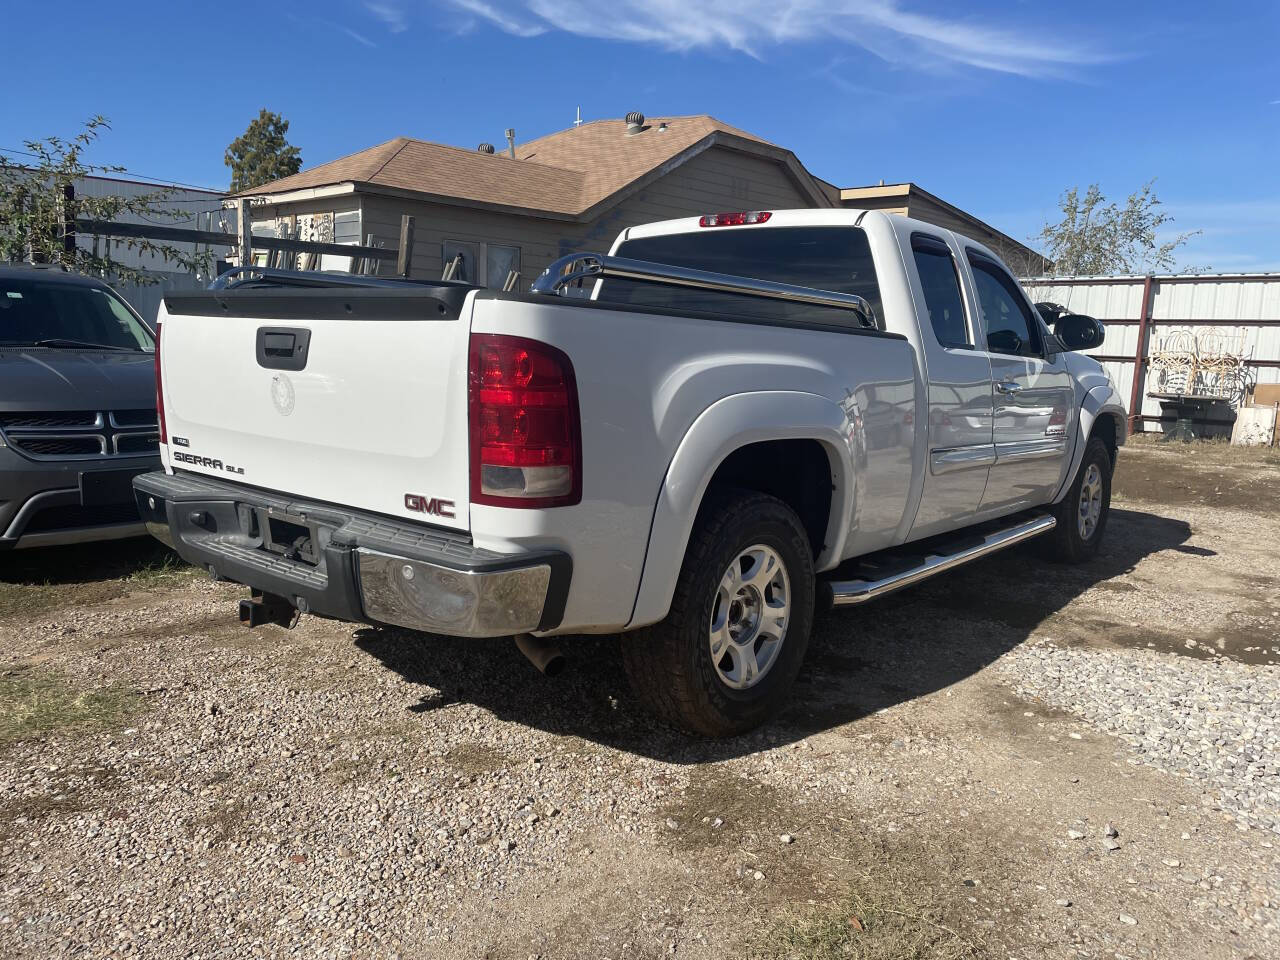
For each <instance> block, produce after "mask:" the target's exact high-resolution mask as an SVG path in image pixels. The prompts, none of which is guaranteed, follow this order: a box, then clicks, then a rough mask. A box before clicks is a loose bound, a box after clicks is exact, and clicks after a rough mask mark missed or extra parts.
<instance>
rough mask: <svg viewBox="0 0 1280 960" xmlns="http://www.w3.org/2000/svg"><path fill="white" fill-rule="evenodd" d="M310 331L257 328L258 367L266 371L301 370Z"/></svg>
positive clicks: (305, 356)
mask: <svg viewBox="0 0 1280 960" xmlns="http://www.w3.org/2000/svg"><path fill="white" fill-rule="evenodd" d="M310 346H311V331H310V330H307V329H305V328H303V327H259V328H258V349H257V353H258V366H260V367H266V368H267V369H268V370H303V369H305V368H306V366H307V349H308V347H310Z"/></svg>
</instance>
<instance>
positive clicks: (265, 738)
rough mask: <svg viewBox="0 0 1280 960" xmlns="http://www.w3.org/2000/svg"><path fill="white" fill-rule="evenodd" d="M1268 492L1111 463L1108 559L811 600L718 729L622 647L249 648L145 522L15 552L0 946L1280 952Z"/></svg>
mask: <svg viewBox="0 0 1280 960" xmlns="http://www.w3.org/2000/svg"><path fill="white" fill-rule="evenodd" d="M1266 469H1267V470H1271V471H1274V468H1273V467H1270V466H1267V467H1266ZM1126 471H1128V472H1126ZM1251 471H1252V472H1251ZM1128 477H1133V478H1141V481H1142V482H1141V483H1130V482H1129V481H1128V480H1127V479H1126V478H1128ZM1273 480H1274V472H1272V473H1267V472H1265V471H1264V470H1263V469H1262V468H1261V467H1259V468H1258V469H1257V470H1255V469H1254V467H1253V466H1251V465H1249V464H1248V463H1247V462H1245V463H1242V464H1230V465H1227V466H1223V465H1221V464H1217V463H1209V464H1200V463H1199V462H1197V461H1196V460H1195V459H1189V460H1183V461H1177V460H1170V455H1169V453H1168V451H1164V450H1143V449H1135V450H1134V451H1133V452H1132V454H1130V453H1129V452H1128V451H1126V455H1125V459H1124V460H1123V461H1122V467H1121V473H1120V474H1119V476H1118V482H1117V496H1118V501H1117V506H1116V509H1115V510H1114V512H1113V514H1112V521H1111V528H1110V530H1109V531H1108V540H1107V543H1106V548H1105V549H1104V551H1103V553H1102V554H1101V555H1100V556H1099V558H1098V559H1097V560H1095V561H1094V562H1093V563H1091V564H1089V565H1087V566H1084V567H1073V568H1064V567H1056V566H1051V565H1047V564H1045V563H1042V562H1041V561H1039V560H1038V559H1037V558H1036V556H1035V554H1034V552H1033V551H1031V550H1018V551H1015V552H1011V553H1009V554H1006V555H1004V556H1001V557H997V558H993V559H992V560H990V561H985V562H983V563H981V564H976V565H974V566H972V567H970V568H968V569H967V570H966V571H963V572H961V573H959V574H957V575H955V576H952V577H949V578H946V579H945V580H944V579H939V580H937V581H934V582H932V583H930V584H927V585H924V586H922V587H920V588H918V589H916V590H913V591H910V592H906V593H903V594H899V595H897V596H895V597H890V598H887V599H886V600H884V601H882V602H879V603H877V604H875V605H871V606H869V607H867V608H865V609H860V610H856V611H849V612H841V613H839V614H835V615H830V616H827V617H824V618H822V619H821V620H820V621H819V622H818V624H817V626H816V630H815V638H814V644H813V648H812V650H811V654H810V657H809V660H808V664H807V666H806V669H805V670H804V672H803V673H802V675H801V678H800V682H799V684H798V687H797V692H796V696H795V700H794V705H793V706H792V707H791V708H790V709H789V710H788V711H787V712H786V713H785V714H784V715H783V716H782V717H781V718H780V719H779V721H778V722H776V723H774V724H772V725H770V726H769V727H768V728H766V729H765V730H762V731H760V732H758V733H755V734H753V735H750V736H747V737H742V738H738V739H735V740H731V741H723V742H707V741H698V740H690V739H688V738H686V737H684V736H682V735H680V734H679V733H677V732H675V731H671V730H667V729H665V728H662V727H660V726H658V725H655V724H654V723H653V722H651V721H650V719H649V718H648V717H647V716H645V715H644V714H643V713H642V712H640V711H639V709H638V707H637V706H636V704H635V702H634V701H633V700H632V698H631V695H630V693H629V691H628V690H627V687H626V683H625V679H624V677H623V673H622V670H621V664H620V658H619V657H618V652H617V641H616V640H613V639H610V638H599V639H581V640H574V641H567V642H566V650H567V652H568V655H569V657H570V661H571V662H570V667H569V669H568V670H566V672H565V674H564V675H563V676H562V677H560V678H558V679H557V680H554V681H553V680H548V679H546V678H544V677H541V676H540V675H538V674H537V673H535V672H534V671H533V670H532V668H531V667H529V665H528V664H527V663H526V662H525V661H524V660H523V659H522V658H521V657H520V656H519V654H518V653H517V652H516V651H515V650H514V649H513V647H512V645H511V644H510V643H509V642H508V641H483V642H459V641H455V640H448V639H445V638H434V637H421V636H414V635H411V634H407V633H402V632H397V631H377V630H354V631H353V629H352V628H351V627H350V626H349V625H343V624H339V623H333V622H326V621H322V620H316V619H314V618H306V619H304V621H303V623H302V624H301V625H300V626H299V627H298V628H297V629H296V630H294V631H290V632H286V631H283V630H280V629H278V628H274V627H270V628H265V629H264V630H262V631H259V632H255V633H253V634H248V633H245V632H243V631H242V630H241V629H240V628H239V627H238V626H237V625H236V623H235V611H234V599H235V598H236V597H238V596H240V595H241V594H240V592H239V591H238V590H236V589H234V588H231V587H228V586H226V585H218V584H212V583H209V582H207V581H204V580H199V579H194V578H192V577H191V576H189V575H186V574H183V573H182V572H181V571H178V572H174V571H167V570H164V569H161V570H160V571H159V572H158V573H149V574H147V575H146V576H142V575H132V576H126V573H127V571H128V570H129V569H130V568H131V567H132V566H136V565H137V563H138V562H139V554H138V551H137V550H136V549H135V548H129V547H124V546H120V545H103V546H101V547H97V548H83V549H82V550H79V551H68V552H63V553H58V554H49V555H47V556H46V557H45V558H44V559H40V558H38V557H33V556H30V555H29V556H26V557H20V556H18V555H12V556H10V557H8V558H2V557H0V636H2V637H3V640H4V643H3V645H2V646H0V956H5V957H10V956H12V957H19V958H35V957H40V958H44V957H76V958H80V957H125V956H137V957H148V958H149V957H160V958H169V957H174V958H179V957H181V958H193V957H227V958H242V957H243V958H247V957H280V956H306V957H326V958H328V957H333V958H346V957H403V958H422V957H433V958H434V957H468V958H470V957H476V958H479V957H485V958H514V960H525V958H528V957H533V956H536V957H539V958H542V960H551V958H557V957H566V958H580V957H609V958H612V960H621V958H637V957H644V958H648V957H659V956H663V957H669V956H671V955H672V954H675V955H681V956H690V957H710V958H721V957H725V958H728V957H733V958H735V960H736V958H739V957H742V956H769V957H772V956H797V957H799V956H805V957H807V956H810V955H813V954H814V953H815V952H816V951H817V949H818V947H819V946H821V947H822V948H823V949H826V948H830V950H831V952H830V955H832V956H841V955H853V956H866V957H876V958H896V957H907V956H927V957H935V956H936V957H948V958H949V957H959V956H969V957H993V958H999V960H1006V958H1010V957H1013V958H1016V960H1030V958H1046V960H1047V958H1053V960H1059V958H1070V960H1076V958H1131V960H1137V958H1152V960H1155V958H1160V960H1164V958H1175V960H1177V958H1185V960H1219V958H1235V957H1239V958H1250V957H1251V958H1254V960H1261V958H1265V957H1273V956H1277V955H1280V926H1278V925H1277V921H1278V912H1280V857H1277V852H1276V846H1275V845H1276V842H1277V841H1276V835H1275V828H1276V817H1277V808H1278V806H1280V805H1278V804H1277V798H1276V793H1275V790H1276V780H1275V769H1274V767H1273V766H1272V764H1273V763H1274V757H1275V756H1276V750H1275V739H1276V714H1277V712H1278V711H1277V709H1276V702H1277V697H1276V680H1277V670H1278V669H1280V668H1278V667H1277V666H1276V662H1277V660H1280V649H1277V644H1276V632H1277V631H1276V623H1277V621H1276V616H1277V613H1280V566H1278V565H1280V557H1277V555H1276V551H1275V547H1274V544H1275V543H1276V542H1277V539H1280V511H1277V510H1275V509H1273V507H1274V504H1273V502H1272V501H1270V500H1267V499H1266V498H1265V497H1262V498H1259V496H1258V491H1259V490H1260V489H1261V490H1263V491H1266V490H1270V489H1274V488H1273V487H1270V486H1268V484H1271V483H1273ZM1162 484H1163V486H1162ZM1222 489H1228V490H1229V492H1230V493H1231V494H1232V497H1235V498H1236V499H1229V500H1226V501H1224V502H1223V503H1221V504H1215V497H1216V496H1217V494H1216V493H1215V491H1216V490H1222ZM1162 498H1164V499H1168V500H1169V501H1171V502H1169V503H1165V502H1163V499H1162ZM130 551H132V552H130ZM148 562H150V561H148ZM1201 698H1203V699H1201ZM1183 708H1185V709H1183ZM1113 734H1115V735H1113ZM1188 747H1189V748H1190V749H1188ZM1233 759H1234V761H1235V762H1232V761H1233ZM1179 770H1182V771H1184V774H1185V775H1182V776H1172V775H1170V772H1173V773H1177V772H1178V771H1179ZM1166 771H1170V772H1166ZM895 924H896V926H895ZM851 931H853V932H851ZM832 938H834V939H832ZM850 938H853V939H850ZM797 943H803V944H806V945H807V946H804V947H796V946H795V944H797ZM833 944H834V946H833ZM815 945H816V946H815ZM855 950H859V951H862V952H861V953H855V952H854V951H855ZM841 951H843V953H842V952H841Z"/></svg>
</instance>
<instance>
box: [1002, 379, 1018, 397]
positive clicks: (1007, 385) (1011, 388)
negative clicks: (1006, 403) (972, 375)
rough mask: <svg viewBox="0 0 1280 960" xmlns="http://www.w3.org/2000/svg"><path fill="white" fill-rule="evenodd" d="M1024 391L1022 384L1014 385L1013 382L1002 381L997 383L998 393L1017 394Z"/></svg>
mask: <svg viewBox="0 0 1280 960" xmlns="http://www.w3.org/2000/svg"><path fill="white" fill-rule="evenodd" d="M1021 390H1022V384H1020V383H1014V382H1013V381H1012V380H1000V381H998V382H997V383H996V392H997V393H1004V394H1015V393H1018V392H1020V391H1021Z"/></svg>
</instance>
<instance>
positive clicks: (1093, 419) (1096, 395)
mask: <svg viewBox="0 0 1280 960" xmlns="http://www.w3.org/2000/svg"><path fill="white" fill-rule="evenodd" d="M1099 417H1113V418H1115V421H1116V445H1117V446H1120V445H1123V444H1124V441H1125V438H1126V436H1127V435H1128V423H1129V421H1128V418H1127V414H1126V413H1125V407H1124V399H1123V398H1122V397H1121V396H1120V394H1119V393H1118V392H1117V391H1116V388H1115V386H1114V385H1113V384H1111V383H1110V382H1108V383H1100V384H1098V385H1097V386H1096V387H1094V388H1093V389H1092V390H1090V391H1088V392H1087V393H1086V394H1085V395H1084V399H1083V400H1082V401H1081V403H1080V416H1079V417H1078V418H1077V433H1076V441H1075V449H1074V450H1073V451H1072V453H1071V469H1069V470H1068V471H1067V475H1066V479H1065V480H1063V482H1062V487H1061V488H1060V489H1059V490H1058V493H1057V495H1056V496H1055V497H1054V498H1053V502H1054V503H1058V502H1060V501H1061V500H1062V498H1063V497H1064V496H1066V493H1067V488H1068V487H1070V486H1071V481H1072V480H1074V479H1075V476H1076V471H1077V470H1079V469H1080V461H1081V460H1083V459H1084V448H1085V447H1086V446H1087V445H1088V443H1089V436H1090V434H1092V433H1093V425H1094V424H1095V423H1097V422H1098V418H1099Z"/></svg>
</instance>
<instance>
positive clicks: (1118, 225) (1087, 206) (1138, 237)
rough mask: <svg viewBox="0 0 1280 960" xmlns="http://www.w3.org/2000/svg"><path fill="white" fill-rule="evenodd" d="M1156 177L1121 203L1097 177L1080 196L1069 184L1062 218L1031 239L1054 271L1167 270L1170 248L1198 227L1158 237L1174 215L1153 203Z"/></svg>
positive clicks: (1170, 265)
mask: <svg viewBox="0 0 1280 960" xmlns="http://www.w3.org/2000/svg"><path fill="white" fill-rule="evenodd" d="M1154 183H1155V180H1148V181H1147V182H1146V183H1145V184H1143V185H1142V189H1140V190H1138V191H1136V192H1135V193H1132V194H1130V195H1129V199H1128V200H1127V201H1125V205H1124V206H1123V207H1119V206H1117V205H1116V204H1114V203H1107V198H1106V197H1104V196H1103V195H1102V190H1101V189H1099V187H1098V185H1097V184H1096V183H1095V184H1092V185H1090V187H1089V189H1088V190H1086V191H1085V194H1084V197H1083V198H1081V196H1080V190H1079V188H1078V187H1072V188H1071V189H1070V190H1068V191H1067V192H1066V193H1064V194H1063V195H1062V197H1061V199H1060V200H1059V201H1058V206H1059V207H1060V208H1061V210H1062V219H1061V220H1060V221H1059V222H1057V223H1054V224H1050V223H1046V224H1045V225H1044V229H1043V230H1041V231H1040V232H1039V233H1038V234H1037V235H1036V236H1034V237H1032V238H1031V241H1032V242H1033V243H1037V242H1038V243H1040V244H1042V245H1043V246H1044V249H1045V251H1046V255H1047V256H1048V258H1049V259H1050V260H1052V261H1053V262H1054V263H1053V272H1054V273H1055V274H1057V275H1058V276H1069V275H1074V276H1079V275H1091V274H1108V273H1146V272H1149V271H1153V270H1171V269H1173V267H1174V265H1175V263H1176V262H1177V261H1176V258H1175V257H1174V251H1175V250H1177V249H1178V248H1179V247H1180V246H1182V245H1183V244H1184V243H1186V242H1187V241H1188V240H1189V239H1191V238H1192V237H1194V236H1196V234H1197V233H1199V231H1198V230H1197V231H1192V232H1190V233H1180V234H1178V235H1177V236H1175V237H1174V238H1173V239H1172V240H1168V241H1165V242H1164V243H1159V242H1157V238H1156V234H1157V231H1159V229H1160V228H1161V227H1163V226H1164V225H1165V224H1169V223H1172V222H1173V217H1171V216H1169V215H1168V214H1165V213H1162V212H1161V211H1160V210H1159V209H1157V208H1158V207H1159V206H1160V201H1159V200H1157V199H1156V196H1155V194H1154V193H1152V191H1151V187H1152V185H1153V184H1154ZM1192 269H1198V270H1203V269H1207V268H1192Z"/></svg>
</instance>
